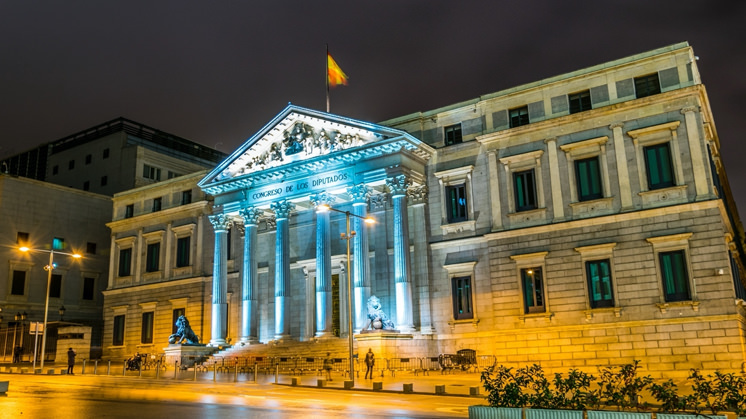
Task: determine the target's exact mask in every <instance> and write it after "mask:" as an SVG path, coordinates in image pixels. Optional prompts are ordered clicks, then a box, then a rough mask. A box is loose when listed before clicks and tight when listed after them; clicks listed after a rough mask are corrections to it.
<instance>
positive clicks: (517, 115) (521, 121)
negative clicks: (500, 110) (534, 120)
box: [508, 106, 528, 128]
mask: <svg viewBox="0 0 746 419" xmlns="http://www.w3.org/2000/svg"><path fill="white" fill-rule="evenodd" d="M508 113H509V115H510V128H515V127H520V126H521V125H528V106H524V107H521V108H515V109H511V110H509V111H508Z"/></svg>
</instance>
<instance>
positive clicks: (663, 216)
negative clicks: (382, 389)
mask: <svg viewBox="0 0 746 419" xmlns="http://www.w3.org/2000/svg"><path fill="white" fill-rule="evenodd" d="M720 152H721V151H720V143H719V139H718V136H717V131H716V129H715V125H714V121H713V116H712V113H711V110H710V106H709V102H708V99H707V94H706V91H705V88H704V85H703V84H702V81H701V78H700V75H699V72H698V69H697V66H696V60H695V56H694V54H693V52H692V49H691V47H690V46H689V45H688V44H686V43H681V44H676V45H672V46H669V47H664V48H660V49H658V50H654V51H650V52H646V53H642V54H638V55H636V56H633V57H628V58H623V59H620V60H616V61H613V62H609V63H604V64H600V65H598V66H595V67H591V68H587V69H583V70H578V71H576V72H573V73H570V74H565V75H561V76H557V77H553V78H550V79H546V80H541V81H538V82H535V83H531V84H527V85H523V86H518V87H515V88H512V89H508V90H505V91H501V92H497V93H493V94H489V95H485V96H482V97H479V98H476V99H473V100H471V101H466V102H462V103H459V104H455V105H452V106H448V107H445V108H441V109H436V110H433V111H428V112H420V113H415V114H411V115H406V116H402V117H400V118H396V119H393V120H389V121H385V122H383V123H381V124H371V123H367V122H362V121H356V120H352V119H348V118H344V117H340V116H337V115H332V114H328V113H324V112H319V111H314V110H310V109H305V108H302V107H298V106H294V105H289V106H288V107H287V108H286V109H284V110H283V111H282V112H280V113H279V114H278V115H277V117H275V118H274V119H273V120H272V121H270V122H269V123H268V124H267V125H266V126H265V127H264V128H263V129H262V130H260V131H259V132H258V133H256V134H255V135H254V136H253V137H251V138H250V139H249V140H248V141H247V142H246V143H245V144H244V145H243V146H241V147H240V148H239V149H237V150H236V151H235V152H234V153H233V154H231V155H230V156H229V157H228V158H227V159H226V160H225V161H224V162H223V163H221V164H220V165H219V166H217V167H216V168H215V169H214V170H212V171H210V172H209V173H207V174H206V175H205V174H204V173H201V174H198V175H192V176H189V177H183V178H177V179H176V180H172V181H169V182H171V183H168V182H167V183H166V184H165V185H171V184H172V183H173V182H177V183H178V182H184V184H183V185H181V186H179V188H182V189H183V188H186V186H187V185H192V186H191V187H190V190H192V191H193V192H192V193H193V194H194V195H193V196H196V195H199V200H198V202H199V204H197V203H195V204H190V205H194V207H189V205H187V207H189V208H190V211H191V210H193V211H192V212H190V213H189V217H191V218H190V221H176V218H174V217H171V218H169V217H165V218H164V216H165V214H158V215H157V216H156V215H147V216H146V215H143V216H142V217H140V218H139V219H138V220H137V222H136V223H134V224H132V223H131V224H130V225H129V226H128V227H127V228H120V226H124V225H125V224H127V222H125V220H123V215H124V212H123V210H122V208H121V205H125V204H126V205H129V204H128V202H129V201H133V200H137V199H140V198H141V197H146V196H149V195H150V194H153V195H158V196H160V195H161V194H162V189H163V188H168V187H169V186H164V185H161V184H156V185H154V186H150V187H146V188H141V189H140V190H136V191H135V192H132V193H131V194H128V193H123V194H120V195H117V196H115V217H114V218H115V220H114V221H113V222H112V223H111V226H112V230H113V233H112V260H111V262H112V264H111V266H112V269H111V273H110V281H109V289H108V290H107V291H106V308H105V317H106V322H107V323H106V324H107V332H106V333H107V335H106V336H105V339H107V338H108V339H109V340H110V341H111V343H112V344H111V346H110V347H109V348H108V349H109V353H112V354H114V353H124V352H134V350H135V349H136V348H139V347H140V346H141V345H143V343H142V342H140V341H138V339H140V338H141V337H142V336H144V334H143V332H142V330H143V329H147V328H148V327H154V332H153V333H154V334H155V336H156V337H157V341H160V342H165V337H167V336H168V334H170V333H171V327H172V326H171V323H172V320H173V317H174V316H175V315H176V312H177V309H180V310H182V311H183V310H185V311H186V312H187V313H188V314H189V317H190V320H191V321H192V326H193V327H194V328H195V330H196V331H197V333H198V334H200V335H201V336H202V337H203V341H205V342H209V343H210V344H212V345H214V346H225V345H227V344H231V345H234V346H235V344H236V343H239V342H240V343H243V344H246V346H245V347H246V348H249V349H247V350H261V348H262V345H251V344H253V343H268V342H273V341H281V342H311V341H314V342H315V341H318V340H326V341H327V342H335V339H337V340H338V341H339V344H340V348H344V345H345V342H346V339H340V338H344V337H346V336H347V333H348V332H349V331H348V327H347V319H348V318H349V317H348V312H347V308H346V307H347V301H348V294H347V292H348V291H347V290H348V288H347V285H346V283H347V278H348V277H347V275H348V273H349V275H350V277H349V278H350V283H351V289H350V291H349V292H350V294H349V301H351V303H352V304H351V305H352V313H351V315H352V321H351V323H352V325H353V331H352V332H353V333H354V334H355V339H356V344H357V345H358V346H359V345H365V346H370V347H374V348H376V349H377V350H378V351H380V352H381V353H382V354H383V356H390V357H418V356H433V355H437V354H438V353H453V352H455V351H457V350H459V349H474V350H476V351H477V353H478V354H492V355H495V356H496V358H497V361H498V362H499V363H502V364H508V365H525V364H527V363H541V364H542V365H544V366H545V367H546V368H549V369H552V368H569V367H575V368H595V366H597V365H607V364H616V363H620V362H629V361H632V360H635V359H639V360H641V361H642V362H643V363H644V364H645V365H646V366H647V368H648V370H650V371H651V373H653V374H654V375H655V374H658V375H674V374H676V372H677V371H683V372H684V373H685V372H686V371H687V370H688V369H689V368H704V369H721V370H736V369H740V368H741V364H742V363H743V362H744V361H746V352H745V350H744V344H745V342H744V326H743V325H744V320H745V319H744V315H745V314H746V313H745V312H744V307H743V299H744V298H745V296H746V292H744V287H743V283H742V281H741V273H742V272H743V266H744V265H743V237H744V235H743V231H742V227H741V222H740V219H739V218H738V213H737V211H736V208H735V205H734V203H733V200H732V197H731V193H730V190H729V188H728V182H727V177H726V175H725V171H724V168H723V165H722V162H721V160H720ZM198 179H199V182H198V183H197V180H198ZM195 183H197V186H198V188H196V187H194V185H195ZM159 188H160V189H159ZM199 189H201V192H200V191H198V190H199ZM203 193H204V194H205V195H204V196H203V195H202V194H203ZM170 196H175V195H174V192H173V190H172V191H171V195H170ZM203 198H204V199H203ZM144 199H147V198H144ZM125 201H126V202H125ZM145 207H147V203H146V204H145ZM181 207H182V205H181V204H178V205H174V209H173V211H175V212H179V211H181V212H184V211H183V210H179V209H177V208H181ZM164 208H165V207H164ZM166 211H169V210H168V209H166V210H165V211H162V212H163V213H165V212H166ZM366 217H370V218H373V219H374V220H375V224H373V225H366V224H365V223H363V218H366ZM348 221H349V223H350V224H349V228H348V226H347V222H348ZM188 226H191V227H188ZM352 232H354V233H355V234H354V235H352V234H350V233H352ZM340 234H342V239H341V240H340V238H339V237H340ZM187 236H188V237H191V239H190V240H191V241H190V246H191V247H190V248H189V249H190V250H189V252H191V253H189V254H190V255H192V259H189V263H191V264H188V265H187V266H179V263H178V260H179V257H180V256H179V252H180V250H179V249H181V248H180V247H179V246H180V245H179V244H178V243H179V242H183V241H184V237H187ZM348 240H349V242H348ZM154 243H159V246H160V248H165V249H166V251H165V255H161V254H159V256H158V258H156V257H155V256H153V253H150V252H153V251H154V250H152V248H154V247H156V246H150V245H151V244H154ZM348 243H349V245H350V249H351V250H350V255H349V257H348V253H347V248H346V246H347V244H348ZM146 244H147V246H146ZM182 244H183V243H182ZM127 249H130V250H127ZM148 249H151V250H148ZM155 259H157V260H158V261H159V262H158V264H155V262H154V260H155ZM123 260H124V262H122V261H123ZM148 261H150V262H148ZM182 262H183V260H182ZM123 263H124V268H125V269H124V271H123V270H122V269H123ZM127 266H129V267H130V269H133V268H132V267H135V268H134V271H132V270H127V269H126V268H127ZM148 267H149V268H148ZM149 269H150V270H149ZM123 273H124V274H128V275H120V274H123ZM179 281H182V282H179ZM184 281H186V282H184ZM187 283H188V284H190V285H189V286H187ZM182 285H183V286H182ZM372 295H375V296H377V297H379V298H380V300H381V302H382V306H383V309H384V311H385V312H387V313H388V314H389V316H390V317H391V318H392V319H393V321H394V323H395V325H396V328H397V330H398V333H380V334H376V333H360V331H361V329H363V328H365V326H366V324H367V316H366V313H367V311H366V307H365V302H366V301H367V299H368V298H369V297H370V296H372ZM177 306H178V307H177ZM179 312H181V311H179ZM145 313H150V314H147V315H146V314H145ZM116 319H119V320H116ZM148 319H155V320H148ZM148 321H149V322H150V323H148ZM117 322H119V323H117ZM109 325H111V327H109ZM149 325H150V326H149ZM152 325H154V326H152ZM155 346H156V347H157V346H158V344H155ZM164 346H165V344H164ZM255 348H258V349H255ZM310 349H311V348H310V347H309V350H310Z"/></svg>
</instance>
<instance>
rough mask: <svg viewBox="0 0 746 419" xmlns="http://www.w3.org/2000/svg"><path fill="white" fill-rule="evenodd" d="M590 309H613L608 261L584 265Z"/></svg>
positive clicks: (597, 261) (609, 264)
mask: <svg viewBox="0 0 746 419" xmlns="http://www.w3.org/2000/svg"><path fill="white" fill-rule="evenodd" d="M585 271H586V276H587V277H588V294H589V297H590V303H591V308H599V307H614V296H613V293H612V288H611V287H612V285H611V263H610V262H609V260H608V259H605V260H594V261H591V262H586V263H585Z"/></svg>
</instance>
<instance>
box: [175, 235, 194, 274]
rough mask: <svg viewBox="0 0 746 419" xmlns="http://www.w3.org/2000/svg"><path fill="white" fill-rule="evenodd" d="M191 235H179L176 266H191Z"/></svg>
mask: <svg viewBox="0 0 746 419" xmlns="http://www.w3.org/2000/svg"><path fill="white" fill-rule="evenodd" d="M190 239H191V237H179V239H178V240H177V241H176V267H177V268H181V267H184V266H189V253H190V241H191V240H190Z"/></svg>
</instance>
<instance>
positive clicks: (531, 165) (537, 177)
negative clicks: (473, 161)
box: [500, 150, 546, 221]
mask: <svg viewBox="0 0 746 419" xmlns="http://www.w3.org/2000/svg"><path fill="white" fill-rule="evenodd" d="M543 155H544V150H536V151H530V152H528V153H522V154H516V155H513V156H508V157H503V158H501V159H500V163H501V164H502V165H503V168H504V169H505V175H506V177H507V178H508V179H510V181H509V183H508V184H509V186H508V199H507V203H508V216H511V215H516V214H519V213H523V214H525V213H526V212H527V211H537V210H540V211H541V214H540V215H539V217H541V216H543V215H544V214H545V213H546V204H545V199H544V177H543V175H542V167H541V158H542V156H543ZM528 170H533V171H534V175H533V177H534V187H535V188H536V193H535V198H536V208H533V209H531V210H522V211H519V210H518V209H517V205H516V202H517V200H516V187H515V186H516V185H515V179H514V177H513V173H516V172H525V171H528ZM522 216H523V215H521V217H522ZM512 221H517V220H512Z"/></svg>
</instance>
